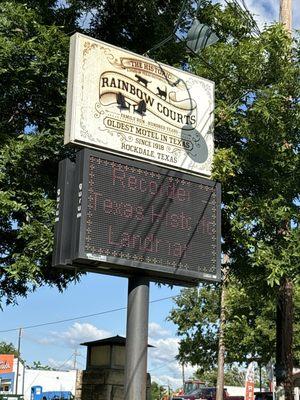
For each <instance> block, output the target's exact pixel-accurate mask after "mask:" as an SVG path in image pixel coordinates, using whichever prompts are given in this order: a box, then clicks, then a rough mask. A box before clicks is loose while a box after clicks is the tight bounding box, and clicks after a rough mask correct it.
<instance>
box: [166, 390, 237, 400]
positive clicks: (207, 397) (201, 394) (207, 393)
mask: <svg viewBox="0 0 300 400" xmlns="http://www.w3.org/2000/svg"><path fill="white" fill-rule="evenodd" d="M216 394H217V388H216V387H202V388H199V389H196V390H194V391H192V392H190V393H187V394H185V395H180V396H173V397H172V400H216ZM223 400H244V397H243V396H229V394H228V392H227V390H226V389H224V391H223Z"/></svg>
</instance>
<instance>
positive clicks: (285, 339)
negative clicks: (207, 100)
mask: <svg viewBox="0 0 300 400" xmlns="http://www.w3.org/2000/svg"><path fill="white" fill-rule="evenodd" d="M279 20H280V22H282V23H283V25H284V26H285V28H286V30H287V32H288V33H289V34H290V35H291V32H292V0H280V10H279ZM288 145H289V144H288V143H287V146H288ZM288 230H289V221H285V228H284V229H282V235H284V234H286V232H287V231H288ZM292 347H293V283H292V281H291V280H290V279H289V278H288V277H286V276H285V277H282V279H281V281H280V286H279V291H278V298H277V313H276V365H275V376H276V384H277V386H283V388H284V394H285V400H293V398H294V388H293V352H292Z"/></svg>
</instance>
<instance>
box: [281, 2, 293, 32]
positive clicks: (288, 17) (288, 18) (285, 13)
mask: <svg viewBox="0 0 300 400" xmlns="http://www.w3.org/2000/svg"><path fill="white" fill-rule="evenodd" d="M279 21H280V22H282V23H283V24H284V25H285V27H286V29H287V30H288V32H290V33H291V32H292V0H280V11H279Z"/></svg>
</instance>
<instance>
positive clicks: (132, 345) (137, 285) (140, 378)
mask: <svg viewBox="0 0 300 400" xmlns="http://www.w3.org/2000/svg"><path fill="white" fill-rule="evenodd" d="M148 314H149V280H148V279H147V278H144V277H134V278H129V280H128V305H127V332H126V364H125V396H124V400H139V399H146V384H147V349H148Z"/></svg>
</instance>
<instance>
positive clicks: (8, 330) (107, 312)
mask: <svg viewBox="0 0 300 400" xmlns="http://www.w3.org/2000/svg"><path fill="white" fill-rule="evenodd" d="M176 297H177V296H168V297H163V298H161V299H157V300H152V301H150V302H149V303H157V302H159V301H164V300H169V299H175V298H176ZM126 309H127V307H119V308H114V309H111V310H106V311H101V312H98V313H93V314H86V315H80V316H78V317H72V318H66V319H61V320H58V321H51V322H43V323H40V324H35V325H27V326H24V327H22V330H25V329H31V328H38V327H41V326H47V325H55V324H61V323H63V322H70V321H75V320H78V319H83V318H90V317H95V316H98V315H104V314H110V313H113V312H117V311H122V310H126ZM19 329H20V328H11V329H5V330H1V331H0V333H6V332H13V331H18V330H19Z"/></svg>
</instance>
